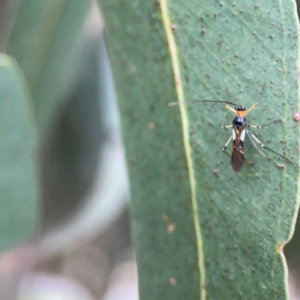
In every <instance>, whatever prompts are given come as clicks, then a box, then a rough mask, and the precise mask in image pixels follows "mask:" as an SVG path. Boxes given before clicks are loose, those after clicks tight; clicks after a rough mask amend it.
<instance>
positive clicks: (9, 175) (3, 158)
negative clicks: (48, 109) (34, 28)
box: [0, 54, 39, 251]
mask: <svg viewBox="0 0 300 300" xmlns="http://www.w3.org/2000/svg"><path fill="white" fill-rule="evenodd" d="M29 95H30V94H29V90H28V87H27V86H26V82H25V79H24V78H23V74H22V73H21V70H20V69H19V67H18V66H17V64H16V63H15V62H14V61H13V60H11V59H10V58H9V57H7V56H5V55H3V54H1V55H0V136H1V138H0V149H1V150H0V201H1V210H0V236H1V239H0V241H1V242H0V249H1V251H3V250H7V249H8V248H10V247H12V246H15V245H16V244H17V243H19V242H20V241H21V240H24V239H25V238H28V237H29V236H30V235H32V233H33V232H34V231H35V229H36V226H37V205H38V202H37V201H38V197H39V188H38V186H39V182H38V167H37V127H36V123H35V120H34V116H33V108H32V104H31V99H30V96H29Z"/></svg>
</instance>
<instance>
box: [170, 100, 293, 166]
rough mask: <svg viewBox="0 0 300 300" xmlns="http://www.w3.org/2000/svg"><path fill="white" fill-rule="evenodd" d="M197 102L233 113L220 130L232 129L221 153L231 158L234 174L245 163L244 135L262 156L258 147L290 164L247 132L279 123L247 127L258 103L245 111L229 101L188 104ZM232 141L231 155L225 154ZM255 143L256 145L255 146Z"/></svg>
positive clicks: (240, 106) (242, 107) (244, 108)
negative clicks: (251, 113) (218, 105)
mask: <svg viewBox="0 0 300 300" xmlns="http://www.w3.org/2000/svg"><path fill="white" fill-rule="evenodd" d="M198 102H212V103H224V104H226V105H225V108H227V109H228V110H230V111H231V112H233V113H235V118H234V119H233V121H232V124H231V125H225V126H221V128H232V135H231V136H230V138H229V139H228V141H227V142H226V144H225V146H224V147H223V148H222V150H223V152H224V153H226V154H227V155H229V156H230V157H231V165H232V168H233V170H234V171H235V172H240V171H241V170H242V168H243V165H244V161H245V154H244V140H245V137H246V135H247V136H248V138H249V140H250V142H251V143H252V145H253V146H254V148H255V149H256V150H257V151H258V152H259V153H260V154H261V155H262V156H264V157H265V156H266V155H265V154H264V153H263V152H262V151H261V150H260V149H259V148H258V147H257V144H258V145H259V146H261V147H262V148H264V149H266V150H269V151H271V152H273V153H274V154H276V155H278V156H280V157H283V158H284V159H286V160H287V161H289V162H290V163H292V162H291V161H290V160H289V159H288V158H287V157H285V156H283V155H281V154H280V153H278V152H276V151H274V150H272V149H270V148H269V147H267V146H265V145H264V144H262V143H261V142H260V141H259V139H258V138H257V137H256V136H255V135H254V134H253V133H252V132H251V131H250V130H249V128H257V129H261V128H263V127H265V126H268V125H270V124H272V123H275V122H279V121H280V120H274V121H271V122H269V123H266V124H264V125H261V126H257V125H248V124H247V122H246V116H247V115H248V114H249V113H250V112H251V111H252V110H253V109H255V108H256V107H257V106H258V102H257V103H255V104H254V105H253V106H251V107H250V108H249V109H248V110H246V107H245V106H243V105H238V104H234V103H232V102H229V101H217V100H195V101H190V102H189V103H198ZM179 103H180V102H171V103H169V106H174V105H178V104H179ZM229 105H232V106H234V108H232V107H230V106H229ZM231 141H233V147H232V153H231V155H230V154H228V152H226V148H227V147H228V145H229V143H230V142H231ZM256 143H257V144H256Z"/></svg>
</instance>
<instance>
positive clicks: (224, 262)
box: [99, 0, 299, 300]
mask: <svg viewBox="0 0 300 300" xmlns="http://www.w3.org/2000/svg"><path fill="white" fill-rule="evenodd" d="M99 2H100V3H101V4H102V9H103V14H104V18H105V21H106V26H107V28H106V30H107V36H108V40H109V45H110V51H111V58H112V62H113V66H114V75H115V80H116V90H117V94H118V99H119V102H120V108H121V115H122V124H123V132H124V141H125V145H126V153H127V160H128V167H129V175H130V181H131V193H132V220H133V221H132V224H133V230H134V239H135V245H136V251H137V259H138V270H139V285H140V295H141V299H142V300H145V299H193V300H194V299H286V298H287V297H288V292H287V291H288V289H287V274H286V270H285V268H286V267H285V262H284V258H283V255H282V249H283V245H284V244H285V243H286V241H287V240H288V238H289V236H290V235H291V232H292V229H293V226H294V221H295V214H296V211H297V207H298V187H297V185H298V161H299V153H298V149H299V126H298V124H297V123H295V122H294V121H293V113H294V112H295V111H297V108H298V102H299V101H298V77H297V64H298V51H299V42H298V33H297V26H298V21H297V16H296V7H295V4H294V2H293V1H290V0H289V1H274V2H272V3H270V2H269V1H260V2H259V4H255V3H252V2H249V1H239V2H238V3H237V2H236V3H234V2H232V3H229V2H225V1H224V2H222V1H221V2H219V1H202V2H201V3H200V2H197V1H166V0H160V1H159V2H149V1H128V0H113V1H110V2H107V1H101V0H100V1H99ZM262 87H264V88H262ZM197 99H199V100H219V101H231V102H234V103H237V104H239V105H244V106H246V107H247V108H250V107H251V106H252V105H253V104H255V103H256V102H258V101H259V103H260V104H259V106H258V107H257V108H256V109H255V110H253V111H252V112H251V113H250V114H249V116H247V122H248V124H253V125H263V124H265V123H268V122H270V121H271V120H277V119H280V120H281V121H282V122H276V123H273V124H272V125H270V126H266V127H265V128H263V129H261V130H259V129H253V133H254V134H255V135H256V136H257V138H258V139H259V140H261V142H262V143H264V144H265V145H266V146H267V147H269V148H271V149H273V150H274V151H277V152H279V153H280V154H282V155H284V156H287V157H288V158H289V159H291V160H292V161H293V164H290V163H288V161H286V160H284V159H283V158H281V157H280V156H276V155H275V154H273V153H272V152H270V151H267V150H264V152H265V153H266V155H267V158H265V157H263V156H261V155H260V154H259V153H258V152H257V151H256V149H255V148H254V147H253V145H252V144H251V143H250V141H249V138H248V136H246V140H245V147H244V151H245V156H246V161H245V164H244V168H243V170H242V171H241V172H240V173H235V172H234V171H233V169H232V167H231V165H230V157H228V156H226V155H225V154H224V153H222V147H223V146H224V145H225V143H226V141H227V140H228V139H229V137H230V135H231V134H232V132H231V130H230V129H221V128H220V125H229V124H231V123H232V120H233V118H234V114H233V113H232V112H231V111H229V110H225V109H224V105H222V104H220V103H214V104H211V103H198V104H194V105H187V104H181V105H180V106H179V107H172V108H169V107H168V103H169V102H173V101H190V100H197ZM231 147H232V143H230V144H229V146H228V151H229V153H231Z"/></svg>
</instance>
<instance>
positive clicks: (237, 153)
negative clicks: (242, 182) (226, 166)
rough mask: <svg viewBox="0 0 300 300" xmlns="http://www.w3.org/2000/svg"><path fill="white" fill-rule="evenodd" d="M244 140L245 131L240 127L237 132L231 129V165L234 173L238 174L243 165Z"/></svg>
mask: <svg viewBox="0 0 300 300" xmlns="http://www.w3.org/2000/svg"><path fill="white" fill-rule="evenodd" d="M244 139H245V129H244V128H243V127H242V128H241V129H240V130H238V129H237V128H236V127H235V126H234V127H233V149H232V155H231V165H232V168H233V170H234V171H235V172H240V171H241V170H242V168H243V165H244V160H245V156H244Z"/></svg>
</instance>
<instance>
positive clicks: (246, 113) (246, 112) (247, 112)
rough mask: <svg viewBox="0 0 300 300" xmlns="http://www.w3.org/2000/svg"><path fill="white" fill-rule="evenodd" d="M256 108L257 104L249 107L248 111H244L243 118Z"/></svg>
mask: <svg viewBox="0 0 300 300" xmlns="http://www.w3.org/2000/svg"><path fill="white" fill-rule="evenodd" d="M257 106H258V102H257V103H255V104H254V105H253V106H251V107H250V108H249V109H247V110H246V111H245V116H247V115H248V114H249V112H251V111H252V110H253V109H254V108H255V107H257Z"/></svg>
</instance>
